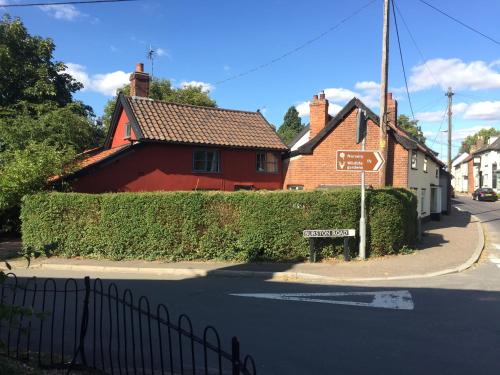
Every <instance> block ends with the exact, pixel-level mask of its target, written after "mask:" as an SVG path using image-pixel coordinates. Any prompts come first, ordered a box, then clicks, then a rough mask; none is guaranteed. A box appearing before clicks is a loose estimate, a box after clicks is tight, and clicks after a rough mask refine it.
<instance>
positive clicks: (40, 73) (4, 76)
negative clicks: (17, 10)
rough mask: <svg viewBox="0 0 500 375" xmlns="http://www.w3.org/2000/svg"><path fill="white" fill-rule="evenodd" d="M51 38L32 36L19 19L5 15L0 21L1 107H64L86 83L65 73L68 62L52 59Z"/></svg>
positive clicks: (52, 46) (52, 43) (53, 47)
mask: <svg viewBox="0 0 500 375" xmlns="http://www.w3.org/2000/svg"><path fill="white" fill-rule="evenodd" d="M54 49H55V45H54V42H53V41H52V39H50V38H47V39H45V38H42V37H39V36H32V35H30V34H29V33H28V31H27V30H26V28H25V27H24V25H23V23H22V22H21V20H20V19H19V18H15V19H12V18H11V17H10V16H9V15H7V14H5V15H4V16H3V17H2V19H1V20H0V108H1V109H3V110H5V108H7V107H11V106H15V105H18V104H19V103H20V102H28V103H32V104H40V103H46V102H49V101H50V102H54V103H56V104H57V105H59V106H64V105H66V104H68V103H71V102H72V94H73V93H74V92H76V91H78V90H79V89H81V88H82V87H83V86H82V84H81V83H79V82H77V81H76V80H74V79H73V77H71V76H70V75H69V74H67V73H65V72H64V70H65V68H66V67H65V65H64V64H63V63H62V62H59V61H52V57H53V53H54Z"/></svg>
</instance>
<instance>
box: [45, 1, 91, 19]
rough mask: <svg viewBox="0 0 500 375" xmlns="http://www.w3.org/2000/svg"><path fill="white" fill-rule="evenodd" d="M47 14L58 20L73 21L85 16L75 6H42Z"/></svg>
mask: <svg viewBox="0 0 500 375" xmlns="http://www.w3.org/2000/svg"><path fill="white" fill-rule="evenodd" d="M39 8H40V9H41V10H43V11H44V12H45V13H47V14H49V15H50V16H51V17H54V18H55V19H58V20H65V21H73V20H75V19H77V18H78V17H81V16H85V15H86V14H85V13H82V12H80V11H79V10H78V9H76V8H75V6H74V5H69V4H64V5H42V6H40V7H39Z"/></svg>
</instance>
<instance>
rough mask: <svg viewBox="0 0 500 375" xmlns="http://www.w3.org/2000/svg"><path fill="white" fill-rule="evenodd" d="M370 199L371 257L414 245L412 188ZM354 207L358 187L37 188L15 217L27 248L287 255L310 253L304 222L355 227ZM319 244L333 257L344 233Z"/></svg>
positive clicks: (135, 255)
mask: <svg viewBox="0 0 500 375" xmlns="http://www.w3.org/2000/svg"><path fill="white" fill-rule="evenodd" d="M367 203H368V206H367V207H368V208H367V212H368V215H367V216H368V225H369V227H368V229H369V231H368V233H369V236H370V239H371V245H370V249H371V254H373V255H385V254H393V253H397V252H398V251H399V250H400V249H401V248H403V247H404V246H405V245H406V246H409V245H411V244H412V243H413V241H414V239H415V228H416V198H415V196H414V195H413V194H411V193H410V192H408V191H406V190H394V189H387V190H372V191H370V192H368V196H367ZM359 205H360V194H359V190H357V189H342V190H335V191H314V192H286V191H279V192H235V193H223V192H165V193H119V194H99V195H93V194H77V193H40V194H36V195H31V196H25V197H24V199H23V207H22V213H21V219H22V234H23V244H24V246H25V247H30V248H35V249H40V248H43V247H44V245H46V244H53V246H52V251H53V253H54V255H59V256H65V257H75V256H81V257H87V258H106V259H114V260H121V259H146V260H167V261H177V260H195V259H197V260H209V259H218V260H235V261H254V260H263V261H292V260H303V259H306V258H307V257H308V254H309V246H308V241H307V239H305V238H303V237H302V231H303V230H304V229H321V228H356V229H358V222H359V215H360V213H359V212H360V211H359V210H360V208H359ZM412 210H413V211H414V212H410V211H412ZM320 247H321V249H322V254H323V256H335V255H338V254H340V253H341V251H342V240H341V239H335V240H328V241H321V244H320ZM352 255H355V254H354V253H353V254H352Z"/></svg>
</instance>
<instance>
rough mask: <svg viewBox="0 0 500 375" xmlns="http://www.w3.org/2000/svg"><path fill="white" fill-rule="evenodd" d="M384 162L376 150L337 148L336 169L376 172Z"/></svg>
mask: <svg viewBox="0 0 500 375" xmlns="http://www.w3.org/2000/svg"><path fill="white" fill-rule="evenodd" d="M382 164H384V159H383V158H382V155H380V152H378V151H358V150H338V151H337V170H338V171H365V172H376V171H378V170H379V169H380V167H381V166H382Z"/></svg>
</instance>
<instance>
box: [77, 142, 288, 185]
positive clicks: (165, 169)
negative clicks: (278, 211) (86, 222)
mask: <svg viewBox="0 0 500 375" xmlns="http://www.w3.org/2000/svg"><path fill="white" fill-rule="evenodd" d="M192 152H193V147H192V146H183V145H168V144H163V145H162V144H148V145H145V146H142V147H138V148H137V149H135V150H134V151H132V152H130V153H128V154H127V155H126V156H124V157H122V158H121V159H117V160H115V161H113V162H111V163H110V164H108V165H106V166H103V167H102V168H98V169H95V170H93V171H92V172H91V173H88V174H85V175H82V176H81V177H80V178H78V179H77V180H76V181H75V182H74V183H73V189H74V190H75V191H77V192H84V193H104V192H122V191H131V192H138V191H161V190H166V191H175V190H194V189H200V190H201V189H210V190H226V191H233V190H234V186H235V185H254V186H255V187H256V188H257V189H268V190H277V189H281V187H282V186H283V181H282V165H281V160H280V161H279V165H278V173H260V172H257V171H256V158H257V156H256V151H255V150H237V149H219V152H220V158H221V164H220V167H221V172H220V173H194V172H192V163H193V159H192Z"/></svg>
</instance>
